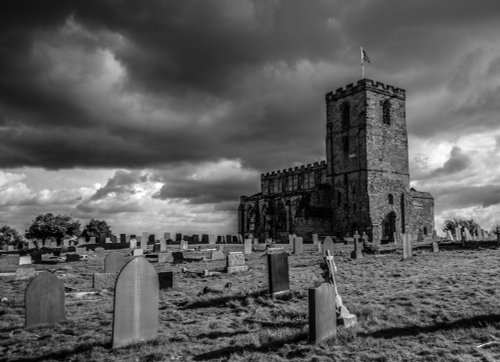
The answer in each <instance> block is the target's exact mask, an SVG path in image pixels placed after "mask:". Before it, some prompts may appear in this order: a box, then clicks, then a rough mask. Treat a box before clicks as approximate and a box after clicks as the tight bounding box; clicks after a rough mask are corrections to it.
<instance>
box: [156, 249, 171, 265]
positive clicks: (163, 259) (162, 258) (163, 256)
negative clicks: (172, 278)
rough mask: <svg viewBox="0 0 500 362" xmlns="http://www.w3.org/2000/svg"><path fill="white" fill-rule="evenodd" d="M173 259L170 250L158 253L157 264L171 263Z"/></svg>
mask: <svg viewBox="0 0 500 362" xmlns="http://www.w3.org/2000/svg"><path fill="white" fill-rule="evenodd" d="M173 261H174V257H173V256H172V252H170V251H167V252H165V253H159V254H158V264H165V263H171V262H173Z"/></svg>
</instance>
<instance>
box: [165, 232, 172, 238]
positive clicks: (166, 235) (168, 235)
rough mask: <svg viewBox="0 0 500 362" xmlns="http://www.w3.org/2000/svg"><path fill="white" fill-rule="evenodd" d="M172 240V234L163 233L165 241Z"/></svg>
mask: <svg viewBox="0 0 500 362" xmlns="http://www.w3.org/2000/svg"><path fill="white" fill-rule="evenodd" d="M171 238H172V236H171V234H170V233H169V232H165V233H163V239H165V240H170V239H171Z"/></svg>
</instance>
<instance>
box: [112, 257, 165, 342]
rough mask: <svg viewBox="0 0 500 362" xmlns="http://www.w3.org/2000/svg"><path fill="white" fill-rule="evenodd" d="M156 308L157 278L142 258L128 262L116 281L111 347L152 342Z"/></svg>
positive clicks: (156, 329) (157, 299)
mask: <svg viewBox="0 0 500 362" xmlns="http://www.w3.org/2000/svg"><path fill="white" fill-rule="evenodd" d="M158 306H159V281H158V274H157V273H156V271H155V269H154V267H153V266H152V265H151V263H149V262H148V261H146V260H145V259H144V258H135V259H132V260H131V261H130V262H129V263H128V264H127V265H125V266H124V267H123V269H122V270H121V272H120V274H119V275H118V278H117V280H116V287H115V295H114V311H113V336H112V347H113V348H120V347H124V346H127V345H129V344H133V343H137V342H140V341H146V340H151V339H155V338H156V337H157V336H158Z"/></svg>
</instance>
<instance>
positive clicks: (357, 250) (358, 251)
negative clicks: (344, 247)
mask: <svg viewBox="0 0 500 362" xmlns="http://www.w3.org/2000/svg"><path fill="white" fill-rule="evenodd" d="M351 257H352V259H363V251H362V244H361V243H360V241H359V234H358V232H357V231H356V233H355V234H354V251H353V253H352V254H351Z"/></svg>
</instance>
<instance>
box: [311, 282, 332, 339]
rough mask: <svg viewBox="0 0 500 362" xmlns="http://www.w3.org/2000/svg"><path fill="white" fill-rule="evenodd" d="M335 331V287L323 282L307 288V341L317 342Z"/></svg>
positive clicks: (330, 335)
mask: <svg viewBox="0 0 500 362" xmlns="http://www.w3.org/2000/svg"><path fill="white" fill-rule="evenodd" d="M336 333H337V312H336V305H335V288H334V286H333V285H332V284H330V283H323V284H321V285H320V286H319V287H318V288H310V289H309V341H310V342H311V343H318V342H321V341H323V340H325V339H328V338H330V337H332V336H334V335H335V334H336Z"/></svg>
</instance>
